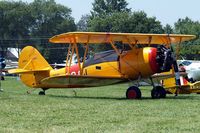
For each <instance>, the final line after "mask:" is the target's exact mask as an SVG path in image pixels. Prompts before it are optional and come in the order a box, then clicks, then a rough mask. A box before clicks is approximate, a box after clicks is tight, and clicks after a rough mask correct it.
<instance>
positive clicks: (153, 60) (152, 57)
mask: <svg viewBox="0 0 200 133" xmlns="http://www.w3.org/2000/svg"><path fill="white" fill-rule="evenodd" d="M149 64H150V68H151V70H152V71H153V72H154V73H157V72H159V71H160V69H159V64H158V62H157V49H156V48H150V49H149Z"/></svg>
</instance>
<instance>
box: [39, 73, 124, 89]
mask: <svg viewBox="0 0 200 133" xmlns="http://www.w3.org/2000/svg"><path fill="white" fill-rule="evenodd" d="M126 81H127V79H125V78H122V77H103V76H100V77H98V76H86V75H83V76H80V75H63V76H56V77H48V78H45V79H43V80H42V81H41V83H42V84H43V85H45V88H48V87H51V88H52V87H55V88H77V87H79V88H83V87H95V86H106V85H112V84H117V83H122V82H126Z"/></svg>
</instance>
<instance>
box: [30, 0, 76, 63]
mask: <svg viewBox="0 0 200 133" xmlns="http://www.w3.org/2000/svg"><path fill="white" fill-rule="evenodd" d="M30 7H31V11H32V13H31V15H32V17H33V18H34V23H33V24H32V26H31V29H30V30H31V36H32V37H34V38H40V40H36V41H34V44H37V45H36V46H37V48H38V49H39V50H40V51H41V52H42V53H43V54H44V56H45V57H46V58H47V59H49V61H50V62H51V63H55V62H62V61H63V60H64V59H65V56H63V55H65V54H66V51H67V50H66V47H67V46H65V45H58V44H57V46H56V47H55V45H49V43H48V39H49V38H50V37H52V36H53V35H56V34H60V33H65V32H69V31H75V30H76V25H75V23H74V19H73V18H72V17H71V16H70V15H71V9H69V8H67V7H65V6H62V5H60V4H56V2H55V1H54V0H35V1H34V2H32V3H30ZM53 53H54V54H53ZM58 53H63V55H62V54H58Z"/></svg>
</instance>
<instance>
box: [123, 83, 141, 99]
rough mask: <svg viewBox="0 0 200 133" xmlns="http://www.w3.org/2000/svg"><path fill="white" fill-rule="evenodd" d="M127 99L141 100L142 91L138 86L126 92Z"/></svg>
mask: <svg viewBox="0 0 200 133" xmlns="http://www.w3.org/2000/svg"><path fill="white" fill-rule="evenodd" d="M126 98H127V99H139V98H141V91H140V89H139V88H138V87H136V86H131V87H129V88H128V89H127V91H126Z"/></svg>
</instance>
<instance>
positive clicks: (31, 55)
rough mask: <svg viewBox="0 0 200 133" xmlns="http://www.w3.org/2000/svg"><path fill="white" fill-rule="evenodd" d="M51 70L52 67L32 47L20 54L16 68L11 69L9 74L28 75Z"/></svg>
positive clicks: (26, 48)
mask: <svg viewBox="0 0 200 133" xmlns="http://www.w3.org/2000/svg"><path fill="white" fill-rule="evenodd" d="M48 70H52V67H51V66H50V65H49V64H48V62H47V61H46V60H45V59H44V58H43V56H42V55H41V54H40V53H39V52H38V50H37V49H35V48H33V47H32V46H27V47H25V48H24V49H23V50H22V51H21V54H20V57H19V61H18V68H17V69H11V70H9V71H8V72H9V73H28V72H34V71H48Z"/></svg>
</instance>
